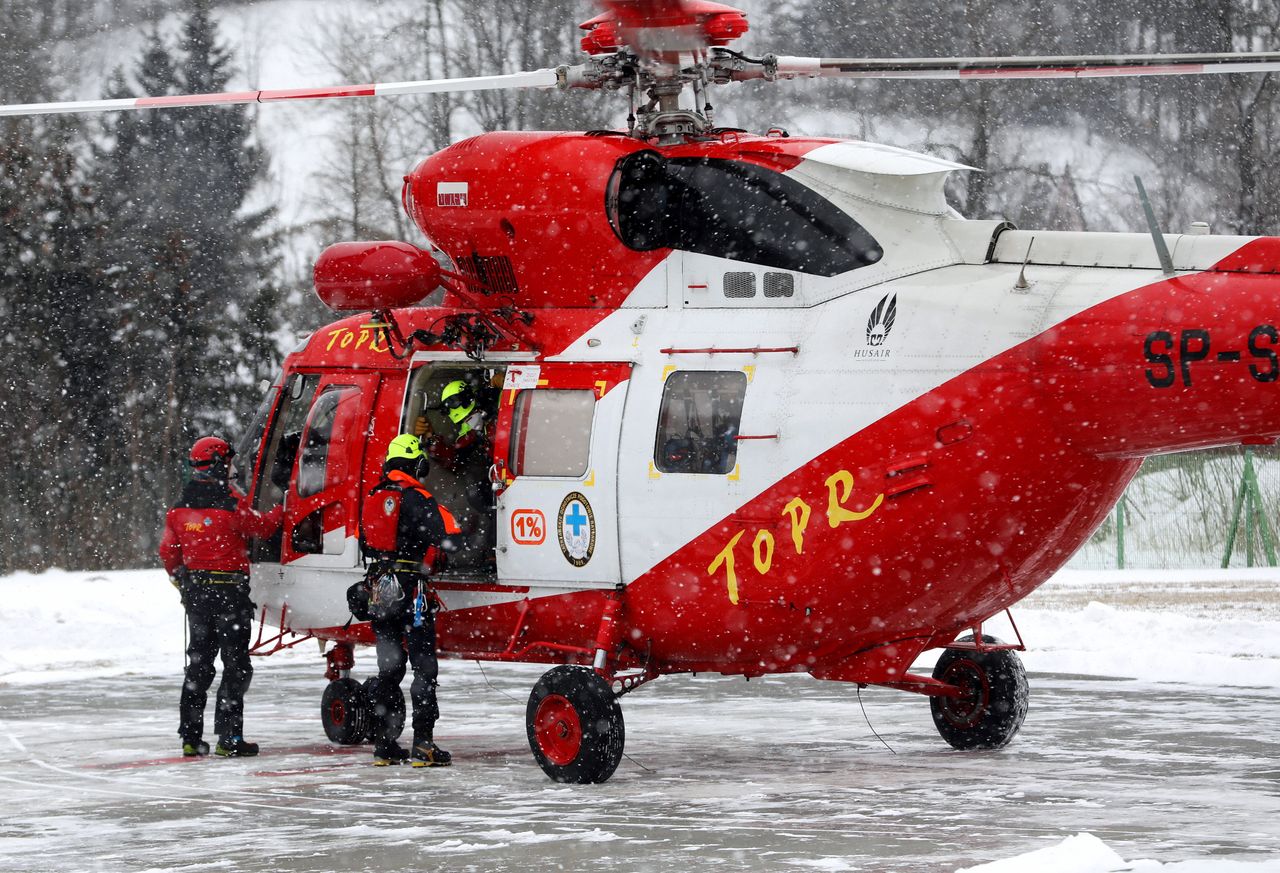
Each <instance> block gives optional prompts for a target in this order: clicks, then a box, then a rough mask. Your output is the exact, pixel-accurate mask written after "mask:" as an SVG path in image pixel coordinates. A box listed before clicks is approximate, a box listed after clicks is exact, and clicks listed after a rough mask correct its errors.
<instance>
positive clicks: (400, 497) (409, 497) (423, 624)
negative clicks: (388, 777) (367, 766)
mask: <svg viewBox="0 0 1280 873" xmlns="http://www.w3.org/2000/svg"><path fill="white" fill-rule="evenodd" d="M429 467H430V462H429V461H428V459H427V455H426V453H425V452H423V451H422V446H421V444H420V443H419V441H418V438H417V437H416V436H414V435H413V434H407V433H406V434H401V435H400V436H398V437H396V438H395V439H394V440H392V441H391V445H390V446H388V448H387V457H386V461H385V462H384V463H383V466H382V469H383V472H384V474H385V475H384V478H383V480H382V481H381V482H379V483H378V484H377V485H376V486H374V488H373V489H372V491H370V493H369V497H370V503H368V504H366V506H368V507H369V508H368V509H366V511H365V512H364V524H365V527H364V537H365V543H366V547H367V548H369V549H370V550H371V551H372V553H373V556H374V558H375V562H374V565H373V567H372V569H371V571H370V573H369V581H370V598H369V612H370V616H371V619H372V620H371V622H370V623H371V624H372V626H373V632H374V635H375V637H376V638H377V651H378V680H377V682H376V683H374V685H373V689H374V691H373V693H372V694H371V696H372V698H373V699H372V700H370V703H371V704H372V709H373V719H374V722H373V725H374V726H373V741H374V744H373V758H374V763H375V764H376V765H387V764H399V763H401V762H402V761H405V760H407V759H410V758H412V763H413V766H415V767H443V766H448V765H449V763H450V761H451V760H452V756H451V755H450V754H449V753H448V752H446V751H445V750H444V749H442V748H440V747H439V746H437V745H436V744H435V736H434V732H435V724H436V720H437V719H438V718H439V717H440V708H439V706H438V704H437V703H436V679H437V676H438V675H439V662H438V661H437V659H436V620H435V613H436V609H437V607H438V605H439V604H438V601H437V600H436V597H435V594H434V592H433V591H431V588H430V576H431V573H432V572H433V571H434V569H435V567H436V565H437V564H438V562H439V561H440V559H441V557H442V550H443V549H444V548H445V547H446V546H447V545H448V543H447V540H449V538H450V537H457V536H458V534H459V533H460V531H459V529H458V523H457V522H456V521H455V520H454V517H453V515H452V513H450V512H449V510H448V509H446V508H445V507H444V506H441V505H440V504H439V503H438V502H436V499H435V498H434V497H432V496H431V492H429V491H428V490H427V489H426V486H425V485H423V484H422V480H423V479H425V478H426V475H427V470H428V469H429ZM379 515H381V516H382V518H381V519H379V518H378V516H379ZM393 519H394V527H392V525H391V524H389V522H391V521H392V520H393ZM377 521H382V522H383V523H384V525H383V526H382V527H381V529H379V525H377V524H376V523H375V522H377ZM392 531H394V534H393V533H392ZM393 536H394V539H393V538H392V537H393ZM406 658H407V660H408V661H409V663H410V664H412V666H413V685H412V686H411V687H410V689H409V696H410V698H411V699H412V700H413V747H412V749H411V750H410V751H405V750H404V749H403V748H401V747H400V745H399V744H398V743H397V742H396V737H395V735H394V733H393V731H394V730H395V729H396V728H395V725H393V723H392V721H393V716H392V712H393V710H394V709H395V708H396V707H394V706H393V700H392V695H399V694H400V682H401V681H402V680H403V679H404V674H405V660H406Z"/></svg>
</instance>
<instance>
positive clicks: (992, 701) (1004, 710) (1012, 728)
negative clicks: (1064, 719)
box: [929, 635, 1027, 749]
mask: <svg viewBox="0 0 1280 873" xmlns="http://www.w3.org/2000/svg"><path fill="white" fill-rule="evenodd" d="M972 640H973V637H972V636H967V637H964V638H963V639H961V640H957V642H970V643H971V644H972ZM982 641H983V643H988V644H991V645H998V644H999V641H998V640H997V639H996V638H995V637H992V636H986V635H984V636H983V637H982ZM933 678H934V679H937V680H938V681H940V682H945V683H946V684H947V685H951V686H954V687H957V688H959V689H960V691H961V693H960V695H959V696H958V697H943V696H939V697H931V698H929V708H930V709H931V710H932V711H933V723H934V725H936V726H937V728H938V733H939V734H941V735H942V738H943V739H944V740H946V741H947V742H948V743H949V744H950V745H951V746H952V747H954V748H957V749H998V748H1000V747H1001V746H1004V745H1007V744H1008V742H1009V741H1010V740H1012V739H1013V738H1014V735H1016V734H1017V733H1018V729H1019V728H1021V727H1022V721H1023V719H1025V718H1026V717H1027V673H1026V671H1025V670H1024V669H1023V667H1022V660H1021V659H1020V658H1019V657H1018V655H1017V653H1016V652H1013V651H1011V650H1009V649H995V650H990V651H985V652H984V651H978V650H977V649H973V648H967V649H966V648H959V649H947V650H946V651H944V652H943V653H942V657H940V658H938V664H937V666H936V667H934V668H933Z"/></svg>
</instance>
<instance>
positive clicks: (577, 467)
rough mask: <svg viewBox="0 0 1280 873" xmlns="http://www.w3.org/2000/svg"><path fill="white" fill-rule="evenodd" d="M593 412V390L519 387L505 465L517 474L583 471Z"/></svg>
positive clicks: (574, 475)
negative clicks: (508, 453) (509, 449)
mask: <svg viewBox="0 0 1280 873" xmlns="http://www.w3.org/2000/svg"><path fill="white" fill-rule="evenodd" d="M595 413H596V395H595V392H594V391H589V390H586V391H577V390H575V391H563V390H555V389H546V388H542V389H538V390H530V391H521V392H520V393H519V394H518V395H517V396H516V409H515V416H514V417H513V419H512V422H511V456H510V458H508V460H507V466H509V467H510V468H511V472H512V473H513V474H515V475H516V476H564V477H571V478H580V477H582V476H584V475H586V472H587V465H588V464H589V463H590V462H591V424H592V421H593V419H594V418H595Z"/></svg>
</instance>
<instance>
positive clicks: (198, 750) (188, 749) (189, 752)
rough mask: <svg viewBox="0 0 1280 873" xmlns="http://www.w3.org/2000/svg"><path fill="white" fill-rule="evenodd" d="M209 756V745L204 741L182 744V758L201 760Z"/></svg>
mask: <svg viewBox="0 0 1280 873" xmlns="http://www.w3.org/2000/svg"><path fill="white" fill-rule="evenodd" d="M207 754H209V744H208V743H206V742H205V741H204V740H195V741H193V742H189V743H183V744H182V757H184V758H203V757H204V756H205V755H207Z"/></svg>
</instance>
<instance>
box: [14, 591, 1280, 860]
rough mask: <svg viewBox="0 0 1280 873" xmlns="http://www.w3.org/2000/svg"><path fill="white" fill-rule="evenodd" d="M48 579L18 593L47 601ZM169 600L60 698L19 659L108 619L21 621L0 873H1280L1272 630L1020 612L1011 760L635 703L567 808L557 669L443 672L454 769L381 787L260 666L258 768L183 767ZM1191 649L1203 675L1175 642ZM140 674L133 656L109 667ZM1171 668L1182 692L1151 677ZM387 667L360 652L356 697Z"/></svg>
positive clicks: (666, 692) (903, 736) (774, 689)
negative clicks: (596, 777)
mask: <svg viewBox="0 0 1280 873" xmlns="http://www.w3.org/2000/svg"><path fill="white" fill-rule="evenodd" d="M135 575H137V576H144V577H145V579H146V582H147V588H146V590H150V583H151V582H154V581H156V580H155V578H154V576H153V574H135ZM40 578H42V577H19V578H17V579H16V580H15V579H9V580H0V585H3V586H11V587H10V589H9V590H10V592H11V593H15V592H19V591H22V590H27V588H28V587H30V588H31V590H32V591H38V590H40V589H42V588H43V587H44V586H43V585H37V584H36V583H35V582H33V581H32V580H33V579H35V580H38V579H40ZM68 578H69V577H68ZM108 582H110V583H112V584H117V585H120V586H125V587H127V586H129V585H132V584H135V583H136V584H139V585H141V584H142V583H141V582H139V581H138V580H137V579H135V578H133V577H128V578H123V579H122V578H120V577H111V578H110V579H108V580H107V581H106V582H103V583H101V584H102V586H103V590H105V588H106V585H107V584H108ZM59 584H61V580H60V582H59ZM76 584H78V583H77V582H76V580H75V579H69V582H68V585H69V587H70V588H71V589H72V590H74V589H75V585H76ZM159 584H163V583H162V582H160V583H159ZM1067 584H1068V583H1063V585H1067ZM1090 584H1092V582H1091V583H1090ZM155 590H156V592H157V601H156V602H157V603H158V604H160V605H159V606H157V607H155V609H154V610H153V609H152V608H150V607H146V608H141V609H139V610H138V612H137V614H138V616H139V618H138V626H137V627H136V628H134V629H131V628H130V626H129V624H128V622H125V621H121V622H119V623H118V624H117V625H116V627H115V630H114V634H115V636H116V638H117V642H118V646H117V648H116V649H113V648H112V647H111V643H110V642H109V639H108V638H109V637H110V636H111V635H109V634H108V635H105V638H104V635H103V634H102V633H101V631H102V630H103V628H102V627H101V622H102V621H103V619H102V618H101V616H99V617H98V619H97V620H98V621H99V625H98V626H96V627H93V628H90V627H87V626H86V627H83V628H82V629H83V631H84V633H85V635H86V636H89V637H92V638H93V639H94V640H95V645H97V646H99V647H101V652H100V654H101V660H100V662H98V663H95V662H94V661H93V659H92V655H93V653H91V652H90V653H86V659H85V660H84V661H82V662H71V663H66V664H64V665H63V666H62V668H61V669H60V671H59V672H55V673H46V674H43V675H42V674H41V673H40V672H39V671H35V670H31V669H27V668H25V667H23V665H22V664H20V663H18V664H16V665H15V663H14V662H15V658H16V657H17V656H18V653H17V652H15V649H14V645H15V642H22V641H24V640H26V641H29V646H28V648H30V647H33V646H35V641H36V640H48V639H49V638H50V635H53V636H54V637H56V636H58V635H71V634H74V633H75V632H76V629H77V626H78V625H79V624H81V623H83V622H87V621H88V618H89V617H88V616H87V615H85V614H84V613H83V612H62V613H59V614H56V615H55V614H52V613H51V614H50V615H49V617H48V620H47V621H46V622H45V623H44V624H43V626H41V627H37V626H35V625H36V623H37V622H36V619H35V618H34V616H36V615H37V614H38V613H39V612H40V610H38V609H35V608H34V607H32V608H31V609H30V610H29V611H27V612H24V611H23V609H22V608H21V607H19V608H18V609H17V612H18V613H19V615H18V616H17V618H18V622H17V625H18V626H19V629H17V630H14V631H13V632H12V633H10V634H9V640H8V642H5V643H2V644H0V653H2V654H3V656H4V658H5V659H7V660H8V662H9V664H8V666H9V670H8V673H7V675H5V676H0V783H3V784H2V785H0V797H3V798H4V799H3V802H2V804H0V805H2V806H3V810H4V814H3V816H2V817H0V869H3V870H6V871H46V870H57V871H78V870H105V871H117V870H119V871H126V870H128V871H134V870H192V871H199V870H237V871H238V870H246V871H248V870H298V871H312V870H314V871H326V873H327V871H333V870H343V871H346V870H371V871H372V870H410V869H421V870H426V869H430V870H449V871H453V870H484V871H489V870H520V871H536V870H558V869H563V870H582V869H598V870H628V871H630V870H655V871H656V870H663V871H666V870H717V869H724V870H737V869H749V870H806V869H809V870H875V871H888V870H900V871H933V870H937V871H944V870H945V871H952V870H956V869H957V868H962V867H972V866H976V865H980V864H983V863H985V862H990V861H995V860H997V859H1009V858H1011V857H1013V856H1016V855H1019V854H1021V853H1024V852H1029V851H1031V850H1036V849H1046V850H1048V854H1047V855H1046V856H1042V860H1041V861H1037V862H1035V863H1034V864H1032V863H1031V862H1006V865H1004V866H1003V867H1001V868H1000V869H1010V870H1013V869H1027V870H1033V869H1036V870H1050V869H1051V870H1064V871H1066V870H1079V871H1085V870H1088V871H1093V870H1109V869H1133V870H1174V871H1184V870H1185V871H1191V870H1195V871H1201V870H1214V871H1217V870H1223V871H1226V870H1233V871H1242V873H1243V871H1248V873H1256V871H1261V870H1280V736H1278V734H1277V731H1276V729H1275V724H1276V722H1277V716H1278V715H1280V684H1277V683H1276V682H1275V681H1274V679H1275V676H1274V671H1275V670H1276V664H1277V659H1276V657H1275V653H1274V652H1269V651H1258V650H1259V649H1266V648H1267V646H1268V640H1274V639H1276V638H1277V629H1278V628H1280V625H1278V624H1277V623H1276V622H1275V621H1274V620H1273V619H1267V620H1263V621H1257V622H1245V623H1244V625H1242V626H1241V627H1245V628H1246V629H1245V630H1241V629H1240V628H1236V629H1235V630H1234V631H1232V633H1233V637H1232V644H1231V645H1228V644H1227V641H1226V640H1225V639H1224V638H1219V639H1218V642H1217V644H1216V646H1217V647H1216V648H1212V647H1210V646H1209V645H1208V643H1207V642H1205V640H1204V639H1203V638H1204V636H1205V635H1206V634H1209V633H1211V631H1212V628H1214V627H1225V626H1226V622H1224V621H1221V620H1210V619H1203V618H1195V617H1186V616H1181V615H1179V616H1176V617H1170V616H1163V617H1162V616H1161V615H1160V614H1158V613H1155V612H1142V611H1135V612H1127V611H1124V610H1118V609H1113V608H1111V607H1108V606H1105V605H1099V604H1097V603H1094V604H1093V605H1092V606H1086V607H1082V608H1079V609H1076V608H1074V607H1072V608H1066V607H1063V608H1061V609H1058V608H1057V607H1055V608H1053V609H1028V610H1026V611H1024V612H1021V613H1015V617H1016V618H1018V619H1019V627H1020V629H1021V630H1022V632H1023V635H1024V636H1027V637H1029V640H1028V641H1029V642H1031V643H1033V644H1034V643H1035V642H1036V639H1037V637H1039V638H1041V639H1043V638H1047V645H1048V649H1047V650H1046V651H1044V652H1042V653H1040V654H1037V653H1036V652H1030V653H1028V655H1027V658H1026V660H1027V663H1028V666H1029V667H1030V668H1031V670H1032V675H1031V688H1032V704H1031V711H1030V714H1029V715H1028V717H1027V721H1026V724H1025V726H1024V728H1023V730H1022V733H1021V734H1020V735H1019V737H1018V738H1017V739H1016V740H1015V741H1014V743H1013V744H1012V745H1011V746H1010V747H1009V748H1007V749H1005V750H1003V751H1001V752H995V753H976V754H975V753H960V752H955V751H952V750H950V749H949V748H948V747H946V746H945V745H944V744H943V743H942V741H941V740H940V739H939V738H938V736H937V734H936V732H935V731H934V728H933V725H932V722H931V720H930V717H929V709H928V704H927V701H925V700H924V699H923V698H917V697H914V696H909V695H905V694H901V693H895V692H890V691H885V690H880V689H867V690H865V691H864V692H863V694H862V699H863V703H864V704H865V707H866V713H867V716H868V717H869V719H870V722H871V724H872V725H873V726H874V728H875V730H876V731H878V732H879V734H880V735H881V736H882V737H883V738H884V740H885V741H886V742H887V744H888V746H889V747H892V751H891V750H890V748H887V747H886V746H885V745H883V744H882V743H881V742H880V741H879V740H878V739H877V738H876V737H875V736H874V735H873V734H872V732H871V730H870V728H869V727H868V725H867V722H866V720H864V718H863V714H862V710H861V709H860V707H859V702H858V698H857V695H856V690H855V689H854V688H852V687H848V686H842V685H837V684H832V683H820V682H816V681H814V680H812V679H809V678H807V677H803V676H791V677H777V678H771V679H766V680H764V681H752V682H750V683H745V682H744V681H743V680H742V679H740V678H738V679H730V678H724V677H704V676H699V677H696V678H694V677H686V676H678V677H667V678H664V679H662V680H659V681H658V682H655V683H653V684H652V685H649V686H646V687H645V688H644V689H642V690H640V691H638V692H636V693H635V694H632V695H629V696H628V697H626V698H624V700H623V710H624V712H625V715H626V719H627V753H628V756H629V757H628V758H626V759H624V760H623V763H622V765H621V767H620V768H619V770H618V772H617V774H616V775H615V776H614V778H613V779H612V780H611V781H610V782H608V783H606V784H604V785H600V786H589V787H570V786H561V785H556V784H553V783H551V782H549V781H548V780H547V779H546V777H545V776H544V775H543V773H542V771H541V770H539V769H538V768H537V766H536V765H535V764H534V763H533V760H532V758H531V755H530V753H529V749H528V745H527V742H526V740H525V736H524V708H525V701H526V699H527V695H528V692H529V688H530V687H531V685H532V684H533V682H534V681H535V679H536V678H537V676H538V675H539V673H540V672H541V669H540V668H538V667H532V666H525V665H486V666H485V668H484V673H482V672H481V670H480V668H479V667H478V666H477V665H475V664H474V663H458V662H451V663H447V664H445V665H444V672H443V681H442V694H441V704H442V708H443V710H444V715H443V720H442V722H441V726H440V729H439V732H438V735H439V738H440V740H441V744H442V745H444V746H445V747H446V748H448V749H450V750H451V751H452V752H453V753H454V755H455V760H456V766H454V767H452V768H450V769H447V770H411V769H408V768H373V767H371V766H369V761H370V759H369V756H368V751H367V749H359V750H350V749H343V748H336V747H333V746H331V745H330V744H328V743H327V742H325V741H324V739H323V733H322V732H321V729H320V723H319V714H318V710H319V699H320V693H321V691H322V689H323V687H324V680H323V678H322V677H321V673H322V670H323V661H322V659H320V658H319V656H318V655H317V654H316V650H315V648H314V647H311V646H307V647H304V649H303V650H302V651H297V650H295V651H294V652H292V653H289V654H287V655H284V656H276V657H274V658H271V659H268V660H266V661H259V662H258V663H257V668H258V672H257V675H256V676H255V679H254V685H253V688H252V689H251V691H250V694H249V711H248V724H249V726H250V728H251V738H252V739H256V740H257V741H259V742H261V743H262V744H263V747H264V753H263V755H262V756H260V757H258V758H256V759H244V760H218V759H212V760H196V761H185V760H183V759H181V758H174V757H172V756H173V755H174V753H175V750H176V737H175V735H174V733H173V731H174V719H175V713H174V709H175V698H176V692H177V685H178V677H177V671H178V669H179V668H180V665H181V658H180V655H175V654H173V653H169V654H168V655H167V657H165V658H162V657H161V654H162V652H163V646H165V645H168V644H169V642H171V641H170V640H166V638H165V637H166V634H168V633H171V629H170V627H169V618H168V616H169V610H170V609H171V605H166V601H164V599H163V596H164V595H165V594H167V592H163V591H162V589H155ZM1056 590H1058V588H1052V589H1047V590H1046V595H1050V594H1052V593H1053V591H1056ZM17 599H18V602H19V604H20V603H21V597H20V596H18V598H17ZM1090 611H1092V615H1090ZM104 614H105V613H104ZM59 617H60V618H61V619H62V620H61V621H59ZM1237 619H1238V616H1237ZM1126 626H1127V627H1128V628H1129V631H1128V633H1129V635H1130V637H1131V639H1129V640H1117V639H1116V635H1117V634H1123V633H1125V631H1124V630H1123V629H1124V627H1126ZM178 627H179V630H178V635H179V636H178V640H179V642H180V633H181V631H180V625H179V626H178ZM1091 629H1094V630H1096V631H1097V633H1096V637H1097V638H1096V639H1094V640H1090V639H1089V636H1090V635H1091V633H1093V631H1092V630H1091ZM1002 635H1003V634H1002ZM1188 637H1190V638H1192V639H1194V640H1197V641H1199V643H1201V644H1202V645H1201V649H1205V650H1203V651H1196V650H1195V645H1189V646H1184V647H1183V648H1181V649H1176V648H1170V647H1169V645H1170V644H1169V643H1168V642H1167V641H1176V640H1177V639H1179V638H1182V639H1184V641H1186V640H1187V639H1188ZM147 640H152V641H153V643H154V645H152V647H151V649H149V651H151V655H150V656H149V657H144V656H143V655H141V654H137V651H148V648H147V647H148V643H147ZM1068 640H1074V642H1073V643H1071V645H1075V646H1077V647H1078V648H1079V650H1080V651H1079V652H1076V651H1074V650H1072V649H1070V648H1069V647H1068V646H1067V644H1066V643H1065V642H1064V641H1068ZM1233 645H1234V647H1235V649H1237V650H1238V651H1232V646H1233ZM1277 645H1280V642H1278V643H1277ZM122 647H123V648H126V649H128V651H130V652H135V654H134V655H131V656H129V657H128V658H123V660H120V659H117V660H114V661H113V660H112V657H113V656H112V655H111V653H112V652H113V651H117V650H119V649H120V648H122ZM1125 647H1127V648H1128V649H1130V650H1132V651H1133V652H1135V653H1136V654H1135V658H1134V659H1133V660H1132V661H1130V662H1128V663H1120V664H1116V665H1115V666H1116V669H1113V670H1112V671H1111V673H1113V674H1114V675H1113V676H1109V677H1108V676H1092V677H1090V676H1083V675H1071V674H1067V673H1063V672H1057V671H1054V670H1044V669H1037V666H1038V663H1039V664H1047V665H1049V666H1050V667H1053V666H1055V664H1069V663H1074V662H1075V660H1076V659H1085V660H1087V659H1088V658H1090V657H1103V658H1105V657H1108V656H1110V657H1112V658H1113V659H1115V658H1117V657H1118V655H1117V654H1116V653H1117V652H1122V651H1123V650H1124V648H1125ZM1091 652H1092V653H1093V654H1090V653H1091ZM1108 653H1110V654H1109V655H1108ZM1162 653H1163V654H1164V662H1165V666H1166V667H1167V668H1168V669H1174V668H1176V667H1178V666H1181V667H1182V668H1184V670H1186V669H1189V670H1191V671H1192V673H1191V675H1185V676H1184V677H1183V681H1181V682H1177V683H1169V682H1159V681H1155V680H1153V679H1152V678H1150V676H1149V675H1148V674H1153V673H1154V674H1158V673H1159V670H1158V669H1156V668H1155V667H1152V666H1150V665H1153V664H1156V663H1157V662H1158V661H1159V660H1160V656H1161V654H1162ZM1233 655H1238V656H1239V657H1233ZM129 658H133V661H132V662H131V661H130V660H129ZM166 660H167V661H168V662H171V663H169V664H167V665H166V663H164V662H165V661H166ZM1233 662H1234V663H1233ZM3 663H4V661H0V664H3ZM15 666H16V668H15ZM370 666H371V665H370V660H369V657H368V653H365V652H362V653H360V656H359V663H358V665H357V673H360V674H362V675H363V674H366V673H367V671H368V670H369V669H370ZM1126 668H1128V669H1127V670H1126ZM1232 669H1237V670H1238V672H1236V673H1230V672H1229V671H1231V670H1232ZM1126 673H1127V674H1128V675H1129V676H1134V675H1136V676H1138V677H1139V678H1117V677H1118V676H1122V675H1125V674H1126ZM1251 676H1252V677H1256V681H1251V679H1250V677H1251ZM1157 678H1163V677H1160V676H1157ZM1224 680H1225V681H1224ZM1078 833H1086V834H1091V835H1092V836H1091V837H1088V838H1075V837H1074V835H1076V834H1078ZM1064 840H1068V842H1067V843H1065V844H1064V843H1063V841H1064ZM1099 841H1100V842H1099ZM1103 844H1105V845H1103ZM1099 853H1102V855H1105V856H1107V857H1111V858H1116V856H1119V857H1121V858H1124V859H1127V860H1128V862H1129V863H1125V864H1124V866H1120V867H1117V866H1115V863H1114V862H1111V863H1110V864H1109V865H1108V862H1107V861H1106V860H1105V857H1104V858H1101V859H1100V858H1099ZM1043 857H1048V858H1049V859H1051V860H1052V861H1053V862H1054V863H1057V864H1059V866H1051V865H1049V864H1047V863H1046V862H1044V861H1043ZM1136 859H1154V861H1153V862H1152V863H1151V864H1150V865H1147V864H1144V863H1134V862H1135V861H1136ZM1117 860H1118V859H1117ZM1155 862H1161V863H1155ZM1233 862H1234V863H1233ZM1010 863H1013V864H1015V866H1008V864H1010ZM1019 863H1021V866H1017V865H1018V864H1019ZM1062 864H1067V865H1068V866H1061V865H1062ZM1070 865H1074V866H1070Z"/></svg>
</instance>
